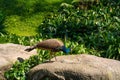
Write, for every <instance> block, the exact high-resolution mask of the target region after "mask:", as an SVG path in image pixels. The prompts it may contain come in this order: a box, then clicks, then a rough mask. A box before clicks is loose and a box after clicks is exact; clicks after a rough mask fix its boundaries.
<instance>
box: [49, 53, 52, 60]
mask: <svg viewBox="0 0 120 80" xmlns="http://www.w3.org/2000/svg"><path fill="white" fill-rule="evenodd" d="M51 58H52V51H50V56H49V61H51Z"/></svg>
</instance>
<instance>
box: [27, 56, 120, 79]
mask: <svg viewBox="0 0 120 80" xmlns="http://www.w3.org/2000/svg"><path fill="white" fill-rule="evenodd" d="M52 61H53V62H52ZM52 61H51V62H46V63H43V64H39V65H37V66H35V67H34V68H32V69H31V70H30V72H29V74H28V80H44V79H45V78H48V79H50V80H120V61H117V60H112V59H106V58H101V57H96V56H92V55H87V54H81V55H67V56H58V57H57V61H54V59H52Z"/></svg>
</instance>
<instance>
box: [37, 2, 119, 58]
mask: <svg viewBox="0 0 120 80" xmlns="http://www.w3.org/2000/svg"><path fill="white" fill-rule="evenodd" d="M108 4H110V3H108ZM66 5H69V4H66ZM66 5H64V6H62V7H61V9H59V13H54V14H51V15H49V16H47V17H46V18H45V20H44V21H43V23H42V24H41V25H40V26H39V30H38V32H39V33H41V34H42V35H43V36H49V37H58V36H59V37H60V38H64V37H67V39H70V40H71V41H76V42H78V43H79V44H84V45H85V47H87V48H88V49H95V50H97V51H98V53H99V51H100V54H99V55H100V56H102V57H107V58H115V59H120V55H119V53H120V48H119V47H120V37H119V36H120V27H119V26H120V19H119V12H120V10H119V6H117V5H118V4H117V3H116V5H114V6H112V4H111V5H110V6H106V5H105V4H103V3H99V5H95V6H92V7H91V9H88V10H81V9H79V8H77V9H76V8H74V7H69V6H66ZM71 6H72V5H71ZM116 6H117V7H116Z"/></svg>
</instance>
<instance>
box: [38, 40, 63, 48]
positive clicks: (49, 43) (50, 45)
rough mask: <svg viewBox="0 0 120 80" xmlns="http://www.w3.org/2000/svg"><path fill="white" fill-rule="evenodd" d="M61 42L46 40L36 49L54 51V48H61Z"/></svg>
mask: <svg viewBox="0 0 120 80" xmlns="http://www.w3.org/2000/svg"><path fill="white" fill-rule="evenodd" d="M63 45H64V44H63V42H62V41H60V40H57V39H47V40H44V41H42V42H40V43H38V44H37V47H38V48H42V49H48V50H54V49H55V48H58V47H61V46H63Z"/></svg>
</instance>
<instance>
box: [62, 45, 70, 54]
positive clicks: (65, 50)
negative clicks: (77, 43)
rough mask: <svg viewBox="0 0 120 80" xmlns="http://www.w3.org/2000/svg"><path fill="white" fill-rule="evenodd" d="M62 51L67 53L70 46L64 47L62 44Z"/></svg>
mask: <svg viewBox="0 0 120 80" xmlns="http://www.w3.org/2000/svg"><path fill="white" fill-rule="evenodd" d="M62 51H63V52H64V53H69V52H70V51H71V50H70V48H66V47H65V46H62Z"/></svg>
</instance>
